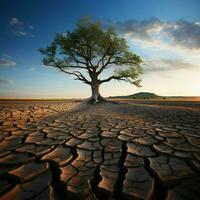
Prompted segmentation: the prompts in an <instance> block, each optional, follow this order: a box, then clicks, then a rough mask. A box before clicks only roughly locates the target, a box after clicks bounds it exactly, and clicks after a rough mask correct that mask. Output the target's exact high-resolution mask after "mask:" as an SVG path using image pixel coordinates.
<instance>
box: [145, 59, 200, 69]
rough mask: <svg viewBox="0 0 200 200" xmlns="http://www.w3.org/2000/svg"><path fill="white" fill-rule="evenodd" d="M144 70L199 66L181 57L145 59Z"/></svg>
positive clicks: (193, 67)
mask: <svg viewBox="0 0 200 200" xmlns="http://www.w3.org/2000/svg"><path fill="white" fill-rule="evenodd" d="M142 67H143V72H144V73H149V72H165V71H173V70H182V69H184V70H191V69H195V68H196V67H197V66H196V65H194V64H191V63H188V62H185V61H183V60H180V59H164V58H161V59H152V60H145V61H144V64H143V66H142Z"/></svg>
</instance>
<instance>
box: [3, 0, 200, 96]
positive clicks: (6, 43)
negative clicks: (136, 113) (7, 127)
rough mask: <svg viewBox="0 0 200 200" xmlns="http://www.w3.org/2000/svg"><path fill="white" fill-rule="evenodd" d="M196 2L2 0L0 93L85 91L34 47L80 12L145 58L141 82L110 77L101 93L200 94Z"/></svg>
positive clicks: (70, 23) (47, 40) (199, 7)
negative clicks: (43, 60) (110, 28)
mask: <svg viewBox="0 0 200 200" xmlns="http://www.w3.org/2000/svg"><path fill="white" fill-rule="evenodd" d="M199 10H200V1H199V0H119V1H116V0H109V1H108V0H107V1H106V0H101V1H98V0H59V1H56V0H42V1H41V0H17V1H16V0H1V1H0V44H1V45H0V97H9V98H11V97H15V98H16V97H19V98H24V97H25V98H47V97H49V98H55V97H59V98H60V97H61V98H71V97H88V96H90V88H89V87H88V86H87V85H84V84H82V83H81V82H78V81H74V80H73V77H69V76H66V75H65V74H62V73H60V72H58V71H57V70H55V69H52V68H48V67H44V66H43V65H42V63H41V58H42V56H41V55H40V53H39V52H38V49H39V48H40V47H45V46H47V45H48V44H49V43H50V42H51V41H52V40H53V38H54V36H55V32H63V31H65V30H73V29H74V27H75V25H74V24H75V23H76V21H77V19H80V18H81V17H83V16H84V15H90V16H91V17H92V19H94V20H96V19H98V20H101V21H102V23H110V24H112V26H114V27H115V28H116V30H117V32H118V33H119V34H120V35H121V36H123V37H125V38H126V39H127V41H128V43H129V45H130V47H131V49H132V50H133V51H134V52H135V53H137V54H138V55H140V56H141V57H142V58H143V60H144V61H145V64H146V65H144V75H143V76H142V80H143V82H142V85H143V87H142V88H136V87H134V86H132V85H130V84H128V83H119V82H117V83H116V82H111V83H108V84H105V85H102V86H101V88H100V91H101V93H102V94H103V95H104V96H110V95H123V94H132V93H135V92H140V91H149V92H155V93H157V94H160V95H189V96H190V95H192V96H193V95H199V96H200V78H199V77H200V66H199V64H200V59H199V55H200V54H199V53H200V14H199V13H200V12H199ZM111 87H112V90H110V88H111Z"/></svg>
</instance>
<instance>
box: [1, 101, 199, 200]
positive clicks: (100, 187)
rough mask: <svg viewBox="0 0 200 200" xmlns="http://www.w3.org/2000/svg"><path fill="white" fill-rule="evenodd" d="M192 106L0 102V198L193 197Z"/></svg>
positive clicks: (195, 106)
mask: <svg viewBox="0 0 200 200" xmlns="http://www.w3.org/2000/svg"><path fill="white" fill-rule="evenodd" d="M199 175H200V102H189V101H185V102H183V101H148V100H140V101H121V102H119V101H117V102H116V103H109V102H108V103H102V104H98V105H93V106H91V105H87V104H85V103H83V102H75V101H0V199H1V200H15V199H17V200H21V199H37V200H40V199H42V200H47V199H50V200H60V199H72V200H74V199H80V200H82V199H87V200H89V199H91V200H92V199H103V200H106V199H133V200H139V199H149V200H150V199H151V200H198V199H199V197H200V176H199Z"/></svg>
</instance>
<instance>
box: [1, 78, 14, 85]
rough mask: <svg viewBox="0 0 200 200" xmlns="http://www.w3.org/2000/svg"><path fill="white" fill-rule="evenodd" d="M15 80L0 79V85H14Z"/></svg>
mask: <svg viewBox="0 0 200 200" xmlns="http://www.w3.org/2000/svg"><path fill="white" fill-rule="evenodd" d="M13 83H14V81H13V80H8V79H2V78H0V84H13Z"/></svg>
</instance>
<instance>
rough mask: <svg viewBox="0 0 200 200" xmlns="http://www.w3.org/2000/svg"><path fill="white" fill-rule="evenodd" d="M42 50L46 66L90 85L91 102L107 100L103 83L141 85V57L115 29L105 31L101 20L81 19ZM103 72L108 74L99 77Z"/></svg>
mask: <svg viewBox="0 0 200 200" xmlns="http://www.w3.org/2000/svg"><path fill="white" fill-rule="evenodd" d="M40 52H41V53H42V54H43V55H44V57H43V60H42V61H43V64H44V65H47V66H52V67H55V68H58V69H59V70H60V71H62V72H64V73H66V74H69V75H73V76H74V77H75V80H79V81H82V82H83V83H85V84H88V85H90V87H91V90H92V96H91V97H90V99H89V102H91V103H96V102H98V101H102V100H104V98H103V97H102V96H101V95H100V93H99V86H100V85H101V84H102V83H106V82H109V81H111V80H118V81H128V82H130V83H132V84H134V85H136V86H140V82H141V80H140V78H139V76H140V74H141V72H142V71H141V67H140V64H141V63H142V60H141V58H140V57H139V56H138V55H136V54H134V53H132V52H131V51H130V49H129V47H128V45H127V43H126V40H125V39H124V38H120V37H119V36H118V34H117V33H116V32H115V31H114V29H113V28H108V29H107V30H105V29H103V28H102V25H101V23H100V22H98V21H96V22H92V21H91V20H90V19H89V18H84V19H82V20H79V21H78V23H77V24H76V29H75V30H74V31H72V32H70V31H67V32H65V33H57V34H56V37H55V39H54V41H53V42H52V43H51V44H50V45H49V46H47V47H46V48H40ZM108 69H110V70H108ZM103 71H107V73H104V76H103V77H104V78H100V75H101V74H102V72H103ZM105 75H107V76H106V77H105ZM101 77H102V76H101Z"/></svg>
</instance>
